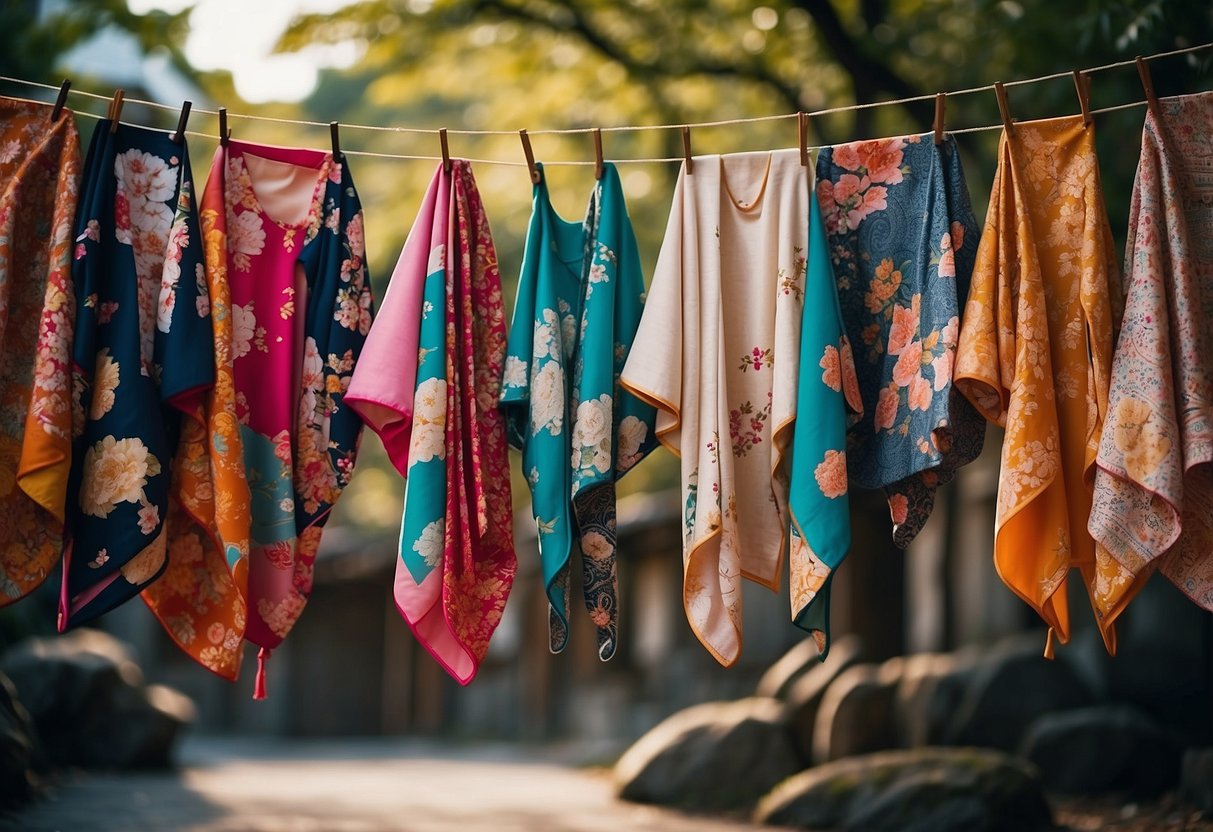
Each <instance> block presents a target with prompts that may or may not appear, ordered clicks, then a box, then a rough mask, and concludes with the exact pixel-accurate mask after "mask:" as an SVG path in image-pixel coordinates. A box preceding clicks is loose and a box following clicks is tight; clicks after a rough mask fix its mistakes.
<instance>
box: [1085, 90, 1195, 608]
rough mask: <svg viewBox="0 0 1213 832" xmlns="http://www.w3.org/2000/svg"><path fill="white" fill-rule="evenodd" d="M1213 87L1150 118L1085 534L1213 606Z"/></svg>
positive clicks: (1141, 573) (1170, 101)
mask: <svg viewBox="0 0 1213 832" xmlns="http://www.w3.org/2000/svg"><path fill="white" fill-rule="evenodd" d="M1211 136H1213V93H1201V94H1199V95H1188V96H1180V97H1177V98H1165V99H1161V100H1160V101H1159V102H1158V109H1157V111H1154V110H1153V109H1151V110H1150V111H1148V112H1147V113H1146V123H1145V128H1144V130H1143V131H1142V148H1141V159H1140V161H1139V162H1138V166H1137V177H1136V181H1135V182H1134V186H1133V200H1132V204H1131V208H1130V211H1129V242H1128V246H1127V251H1126V254H1125V273H1126V276H1127V279H1126V281H1125V282H1126V286H1127V287H1128V300H1127V302H1126V305H1125V316H1124V325H1123V327H1122V329H1121V333H1120V340H1119V342H1118V345H1117V350H1116V357H1115V360H1114V361H1113V364H1112V383H1111V390H1110V392H1109V394H1108V417H1107V419H1108V422H1107V425H1106V427H1105V429H1104V433H1103V439H1102V441H1101V443H1100V445H1099V457H1098V460H1097V464H1098V466H1099V468H1098V470H1097V471H1096V473H1095V497H1094V505H1093V507H1092V510H1091V519H1090V526H1089V528H1090V531H1091V534H1092V535H1094V537H1095V539H1096V540H1097V541H1099V543H1100V544H1102V545H1103V546H1105V547H1107V549H1108V551H1110V552H1111V553H1112V555H1114V556H1115V557H1116V559H1117V560H1118V561H1119V562H1120V563H1121V564H1122V565H1123V566H1124V567H1125V568H1126V569H1128V570H1129V571H1130V572H1131V573H1132V574H1133V575H1135V576H1137V577H1139V578H1144V577H1146V576H1148V575H1149V574H1150V572H1151V571H1152V570H1153V569H1154V567H1156V566H1157V567H1158V568H1159V569H1161V571H1162V572H1163V574H1165V575H1166V576H1167V577H1168V578H1170V579H1171V580H1172V581H1173V582H1174V583H1175V585H1176V586H1178V587H1179V588H1180V589H1181V590H1183V591H1184V592H1185V593H1187V595H1188V596H1189V597H1190V598H1192V600H1193V601H1195V602H1196V603H1197V604H1200V605H1201V606H1202V607H1204V608H1205V609H1208V610H1213V465H1211V464H1210V463H1213V314H1210V313H1211V312H1213V200H1211V199H1210V197H1211V196H1213V179H1210V176H1209V172H1210V171H1211V170H1213V140H1211V139H1210V137H1211Z"/></svg>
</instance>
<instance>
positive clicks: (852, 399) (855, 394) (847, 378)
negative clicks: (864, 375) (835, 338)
mask: <svg viewBox="0 0 1213 832" xmlns="http://www.w3.org/2000/svg"><path fill="white" fill-rule="evenodd" d="M838 358H839V362H840V363H841V365H842V389H843V397H844V398H845V399H846V401H847V404H849V405H850V406H851V409H852V410H854V411H855V412H856V413H861V412H863V398H862V397H861V396H860V394H859V376H858V374H857V373H856V372H855V353H854V351H853V350H852V349H851V342H850V341H848V340H847V338H846V336H845V335H844V336H843V337H842V346H841V348H840V349H839V350H838Z"/></svg>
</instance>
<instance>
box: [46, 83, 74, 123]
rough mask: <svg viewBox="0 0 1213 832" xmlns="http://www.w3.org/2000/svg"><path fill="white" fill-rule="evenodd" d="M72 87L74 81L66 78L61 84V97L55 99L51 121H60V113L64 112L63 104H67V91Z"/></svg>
mask: <svg viewBox="0 0 1213 832" xmlns="http://www.w3.org/2000/svg"><path fill="white" fill-rule="evenodd" d="M71 88H72V82H71V81H70V80H69V79H67V78H64V79H63V83H62V84H60V85H59V97H58V98H56V99H55V108H54V109H53V110H51V121H58V120H59V114H60V113H62V112H63V106H64V105H65V104H67V93H68V90H70V89H71Z"/></svg>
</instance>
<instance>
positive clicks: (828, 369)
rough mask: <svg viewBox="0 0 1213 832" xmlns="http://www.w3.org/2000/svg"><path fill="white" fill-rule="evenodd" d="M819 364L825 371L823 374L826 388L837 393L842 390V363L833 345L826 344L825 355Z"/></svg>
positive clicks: (822, 377) (822, 378)
mask: <svg viewBox="0 0 1213 832" xmlns="http://www.w3.org/2000/svg"><path fill="white" fill-rule="evenodd" d="M818 364H819V366H820V367H821V369H823V370H824V371H825V372H823V373H822V374H821V380H822V382H823V383H824V384H825V386H826V387H829V388H830V389H831V390H833V391H835V392H838V391H840V390H842V361H841V359H840V358H839V356H838V349H837V348H836V347H835V346H834V345H833V344H826V351H825V355H823V356H822V357H821V361H819V362H818Z"/></svg>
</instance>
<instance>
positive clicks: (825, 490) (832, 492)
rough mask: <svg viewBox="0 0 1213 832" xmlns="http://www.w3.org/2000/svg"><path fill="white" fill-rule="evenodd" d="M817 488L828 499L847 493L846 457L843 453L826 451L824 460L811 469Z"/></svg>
mask: <svg viewBox="0 0 1213 832" xmlns="http://www.w3.org/2000/svg"><path fill="white" fill-rule="evenodd" d="M813 476H814V477H815V478H816V480H817V487H818V488H820V489H821V493H822V494H823V495H825V496H826V497H828V498H829V499H831V500H832V499H834V498H836V497H841V496H842V495H843V494H846V493H847V455H846V453H845V452H844V451H826V455H825V459H823V460H822V461H821V462H819V463H818V464H817V467H816V468H814V469H813Z"/></svg>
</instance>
